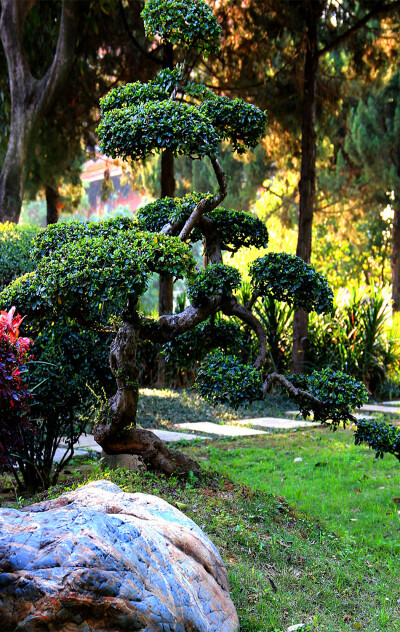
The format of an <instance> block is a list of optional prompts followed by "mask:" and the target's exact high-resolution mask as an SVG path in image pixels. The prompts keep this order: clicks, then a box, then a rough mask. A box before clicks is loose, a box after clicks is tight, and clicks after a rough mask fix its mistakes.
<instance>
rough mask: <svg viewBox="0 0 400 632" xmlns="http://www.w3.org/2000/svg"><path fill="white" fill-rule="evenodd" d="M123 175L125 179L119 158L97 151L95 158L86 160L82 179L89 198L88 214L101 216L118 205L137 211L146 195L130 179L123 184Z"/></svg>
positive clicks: (133, 211)
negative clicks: (135, 188) (114, 158)
mask: <svg viewBox="0 0 400 632" xmlns="http://www.w3.org/2000/svg"><path fill="white" fill-rule="evenodd" d="M121 176H122V181H124V177H123V171H122V168H121V167H120V165H119V162H118V160H115V161H114V160H112V159H111V158H107V157H106V156H103V155H102V154H100V153H96V156H95V158H94V159H93V160H88V161H87V162H85V164H84V168H83V172H82V174H81V180H82V182H83V184H84V186H85V189H86V194H87V196H88V199H89V207H90V209H89V211H88V216H90V215H93V214H95V215H97V216H101V215H104V214H105V213H109V212H110V211H111V210H113V209H116V208H117V207H118V206H125V207H129V209H130V210H131V211H132V213H133V214H134V213H136V211H137V209H138V208H139V206H141V205H142V204H143V203H144V196H143V195H141V194H140V193H139V192H137V191H134V190H133V189H132V186H131V183H130V182H129V181H128V182H127V183H126V184H121Z"/></svg>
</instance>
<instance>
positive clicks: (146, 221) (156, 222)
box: [136, 193, 212, 240]
mask: <svg viewBox="0 0 400 632" xmlns="http://www.w3.org/2000/svg"><path fill="white" fill-rule="evenodd" d="M205 197H212V195H209V196H207V195H205V194H199V193H190V194H188V195H185V197H183V198H171V197H164V198H159V199H158V200H155V202H150V204H146V205H145V206H142V207H141V208H140V209H139V210H138V212H137V214H136V219H137V222H138V225H139V226H140V227H141V228H143V230H148V231H152V232H159V231H161V230H162V228H163V227H164V226H165V225H166V224H168V223H170V224H174V223H175V222H182V223H183V222H185V221H186V220H187V219H188V217H189V216H190V214H191V213H192V212H193V210H194V208H195V206H196V204H198V202H199V201H200V200H202V199H204V198H205ZM194 232H195V233H196V235H195V240H198V239H200V238H201V235H200V233H199V231H194ZM191 236H192V237H193V233H192V235H191Z"/></svg>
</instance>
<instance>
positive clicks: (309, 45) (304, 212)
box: [292, 0, 325, 373]
mask: <svg viewBox="0 0 400 632" xmlns="http://www.w3.org/2000/svg"><path fill="white" fill-rule="evenodd" d="M324 5H325V2H321V1H317V0H307V1H306V2H305V3H304V10H305V16H306V36H305V43H306V56H305V63H304V75H303V114H302V129H301V174H300V182H299V193H300V202H299V227H298V238H297V250H296V255H297V256H298V257H301V258H302V259H303V260H304V261H305V262H306V263H309V262H310V259H311V245H312V222H313V214H314V198H315V160H316V134H315V111H316V103H317V96H316V87H317V71H318V57H319V54H318V25H319V21H320V18H321V14H322V11H323V7H324ZM302 311H303V310H298V311H296V312H295V314H294V321H293V349H292V371H293V372H294V373H301V372H302V371H303V368H304V362H305V360H306V349H307V339H308V315H306V314H305V313H302Z"/></svg>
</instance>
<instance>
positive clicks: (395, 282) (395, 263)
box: [391, 200, 400, 313]
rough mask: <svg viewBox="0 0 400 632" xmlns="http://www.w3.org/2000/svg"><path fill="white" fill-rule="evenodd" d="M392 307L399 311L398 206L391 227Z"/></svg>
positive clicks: (399, 256)
mask: <svg viewBox="0 0 400 632" xmlns="http://www.w3.org/2000/svg"><path fill="white" fill-rule="evenodd" d="M391 266H392V309H393V313H395V312H399V311H400V207H398V206H397V200H396V206H395V207H394V217H393V229H392V261H391Z"/></svg>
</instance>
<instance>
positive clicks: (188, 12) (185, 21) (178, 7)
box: [142, 0, 221, 53]
mask: <svg viewBox="0 0 400 632" xmlns="http://www.w3.org/2000/svg"><path fill="white" fill-rule="evenodd" d="M142 17H143V20H144V25H145V29H146V35H147V36H149V37H154V36H155V35H158V36H159V37H160V38H161V39H162V40H163V41H164V42H170V43H171V44H178V45H180V46H182V47H184V48H188V49H189V48H195V49H197V50H198V51H202V52H205V53H208V52H210V53H216V52H218V50H219V48H220V38H221V28H220V27H219V25H218V22H217V20H216V18H215V16H214V14H213V12H212V10H211V7H209V6H208V4H206V3H205V2H203V0H147V2H146V4H145V7H144V9H143V11H142Z"/></svg>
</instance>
